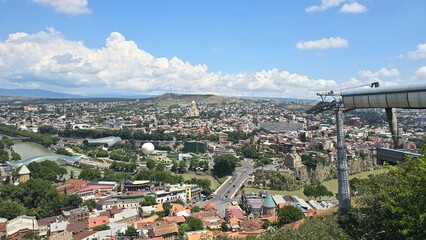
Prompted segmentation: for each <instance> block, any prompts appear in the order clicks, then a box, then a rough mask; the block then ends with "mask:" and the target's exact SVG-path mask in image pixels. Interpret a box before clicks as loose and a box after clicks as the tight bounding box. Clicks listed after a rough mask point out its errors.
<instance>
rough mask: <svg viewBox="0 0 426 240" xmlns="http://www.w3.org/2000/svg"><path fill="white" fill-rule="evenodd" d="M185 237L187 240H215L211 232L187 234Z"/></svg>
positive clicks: (202, 231) (203, 231)
mask: <svg viewBox="0 0 426 240" xmlns="http://www.w3.org/2000/svg"><path fill="white" fill-rule="evenodd" d="M185 235H186V238H185V239H186V240H213V232H212V231H209V230H201V231H194V232H186V233H185Z"/></svg>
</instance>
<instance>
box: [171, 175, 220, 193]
mask: <svg viewBox="0 0 426 240" xmlns="http://www.w3.org/2000/svg"><path fill="white" fill-rule="evenodd" d="M177 175H180V176H182V177H183V179H185V180H188V179H191V178H193V177H195V178H201V179H209V180H210V182H211V183H212V190H216V188H217V187H218V186H219V185H220V184H219V182H218V180H216V179H215V178H214V177H212V176H210V175H197V174H195V173H184V174H177Z"/></svg>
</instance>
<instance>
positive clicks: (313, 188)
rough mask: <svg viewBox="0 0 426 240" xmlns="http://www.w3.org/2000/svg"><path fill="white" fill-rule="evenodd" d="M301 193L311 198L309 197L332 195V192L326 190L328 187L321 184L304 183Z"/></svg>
mask: <svg viewBox="0 0 426 240" xmlns="http://www.w3.org/2000/svg"><path fill="white" fill-rule="evenodd" d="M303 194H305V195H306V196H307V197H309V199H311V197H314V198H315V199H317V198H319V197H325V196H333V193H332V192H331V191H328V189H327V188H326V187H325V186H324V185H322V184H311V185H306V186H305V187H304V189H303Z"/></svg>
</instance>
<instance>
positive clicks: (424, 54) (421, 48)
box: [407, 43, 426, 59]
mask: <svg viewBox="0 0 426 240" xmlns="http://www.w3.org/2000/svg"><path fill="white" fill-rule="evenodd" d="M407 57H408V58H412V59H419V58H426V43H423V44H419V45H417V49H416V50H414V51H412V52H409V53H408V54H407Z"/></svg>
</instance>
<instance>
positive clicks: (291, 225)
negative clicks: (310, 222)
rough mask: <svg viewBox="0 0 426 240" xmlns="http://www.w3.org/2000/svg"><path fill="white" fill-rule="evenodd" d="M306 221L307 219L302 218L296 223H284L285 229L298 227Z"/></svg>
mask: <svg viewBox="0 0 426 240" xmlns="http://www.w3.org/2000/svg"><path fill="white" fill-rule="evenodd" d="M304 222H305V219H304V218H302V219H300V220H299V221H296V222H294V223H289V224H286V225H284V228H285V229H298V228H299V227H300V226H301V225H302V224H303V223H304Z"/></svg>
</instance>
